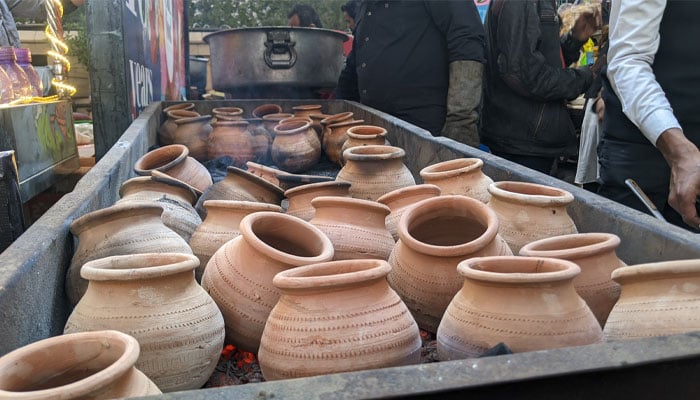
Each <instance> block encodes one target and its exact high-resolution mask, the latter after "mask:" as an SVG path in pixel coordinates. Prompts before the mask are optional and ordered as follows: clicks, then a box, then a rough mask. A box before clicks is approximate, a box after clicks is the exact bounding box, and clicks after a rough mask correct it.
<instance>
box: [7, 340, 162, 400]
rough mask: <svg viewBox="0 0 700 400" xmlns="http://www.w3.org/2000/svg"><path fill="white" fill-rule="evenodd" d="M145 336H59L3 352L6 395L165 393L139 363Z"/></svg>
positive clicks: (110, 396) (60, 396)
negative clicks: (142, 338) (137, 367)
mask: <svg viewBox="0 0 700 400" xmlns="http://www.w3.org/2000/svg"><path fill="white" fill-rule="evenodd" d="M139 352H140V350H139V342H138V341H137V340H136V339H134V338H133V337H131V336H129V335H127V334H125V333H121V332H117V331H97V332H84V333H74V334H70V335H61V336H54V337H51V338H48V339H44V340H39V341H38V342H34V343H31V344H29V345H26V346H24V347H21V348H19V349H17V350H14V351H12V352H10V353H8V354H5V355H4V356H2V358H0V371H2V372H0V399H3V400H5V399H7V400H9V399H37V400H38V399H88V398H90V399H114V398H127V397H141V396H148V395H154V394H160V393H161V391H160V390H158V388H157V387H156V385H155V384H154V383H153V382H152V381H151V380H150V379H148V377H146V375H144V374H143V373H142V372H141V371H139V370H138V369H136V368H135V367H134V364H136V360H137V359H138V358H139Z"/></svg>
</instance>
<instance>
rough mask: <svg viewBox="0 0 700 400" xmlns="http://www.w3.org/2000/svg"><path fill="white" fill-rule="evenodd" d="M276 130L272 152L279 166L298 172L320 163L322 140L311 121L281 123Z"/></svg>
mask: <svg viewBox="0 0 700 400" xmlns="http://www.w3.org/2000/svg"><path fill="white" fill-rule="evenodd" d="M274 131H275V138H274V140H273V141H272V148H271V149H270V154H271V156H272V161H273V162H274V163H275V165H276V166H277V167H279V168H280V169H282V170H284V171H287V172H292V173H297V172H303V171H306V170H307V169H309V168H311V167H312V166H314V165H316V164H317V163H318V160H319V159H320V158H321V142H320V141H319V140H318V136H316V132H315V131H314V130H313V128H311V124H310V123H309V122H305V121H301V120H299V121H291V122H284V123H279V124H278V125H277V126H275V129H274Z"/></svg>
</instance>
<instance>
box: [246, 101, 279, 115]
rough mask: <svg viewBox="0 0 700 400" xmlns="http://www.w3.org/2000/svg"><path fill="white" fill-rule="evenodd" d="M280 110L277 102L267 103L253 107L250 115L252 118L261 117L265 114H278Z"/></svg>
mask: <svg viewBox="0 0 700 400" xmlns="http://www.w3.org/2000/svg"><path fill="white" fill-rule="evenodd" d="M281 112H282V107H281V106H280V105H279V104H273V103H267V104H261V105H259V106H257V107H255V108H254V109H253V111H252V112H251V115H252V116H253V118H262V117H264V116H266V115H267V114H279V113H281Z"/></svg>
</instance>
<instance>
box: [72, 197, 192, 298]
mask: <svg viewBox="0 0 700 400" xmlns="http://www.w3.org/2000/svg"><path fill="white" fill-rule="evenodd" d="M162 214H163V208H162V207H161V206H160V205H158V204H150V203H131V204H129V203H127V204H115V205H113V206H111V207H107V208H103V209H100V210H97V211H93V212H90V213H88V214H85V215H83V216H82V217H80V218H78V219H76V220H75V221H73V223H71V225H70V231H71V233H72V234H73V235H75V236H76V237H77V238H78V246H77V248H76V249H75V253H74V254H73V258H72V259H71V262H70V266H69V267H68V272H67V275H66V294H67V296H68V300H70V302H71V304H73V305H75V304H77V303H78V300H80V298H81V297H82V296H83V294H84V293H85V290H86V289H87V281H86V280H85V279H83V278H81V275H80V269H81V267H83V265H84V264H85V263H87V262H88V261H92V260H96V259H99V258H104V257H109V256H116V255H127V254H138V253H159V252H160V253H192V250H191V249H190V246H189V245H188V244H187V242H186V241H185V239H183V238H182V237H180V235H178V234H177V233H175V231H173V230H172V229H170V228H168V227H167V226H165V224H164V223H163V221H162V219H161V215H162Z"/></svg>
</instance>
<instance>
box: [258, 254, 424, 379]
mask: <svg viewBox="0 0 700 400" xmlns="http://www.w3.org/2000/svg"><path fill="white" fill-rule="evenodd" d="M389 269H390V267H389V265H388V264H387V263H386V261H382V260H345V261H333V262H328V263H320V264H314V265H307V266H303V267H298V268H293V269H291V270H287V271H282V272H280V273H279V274H277V275H276V276H275V277H274V279H273V284H274V285H275V286H276V287H277V288H278V289H279V290H280V292H281V296H280V299H279V301H278V302H277V304H276V305H275V307H274V308H273V309H272V312H271V313H270V316H269V318H268V319H267V323H266V324H265V329H264V331H263V335H262V339H261V343H260V351H259V353H258V358H259V360H260V368H261V369H262V372H263V376H264V377H265V379H266V380H276V379H289V378H299V377H304V376H313V375H322V374H331V373H337V372H347V371H364V370H368V369H375V368H384V367H393V366H400V365H409V364H417V363H418V362H419V361H420V352H421V338H420V332H419V330H418V325H416V322H415V321H414V320H413V317H411V314H410V313H409V312H408V309H407V308H406V305H405V304H404V303H403V302H402V301H401V299H400V298H399V296H398V295H397V294H396V292H394V291H393V290H392V289H391V288H390V287H389V285H388V284H387V281H386V275H387V273H388V272H389ZM309 360H313V362H310V361H309Z"/></svg>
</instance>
